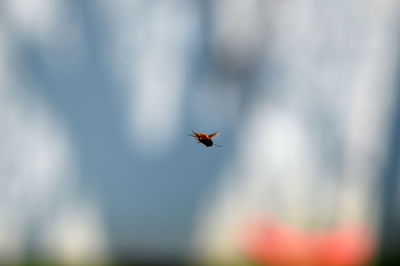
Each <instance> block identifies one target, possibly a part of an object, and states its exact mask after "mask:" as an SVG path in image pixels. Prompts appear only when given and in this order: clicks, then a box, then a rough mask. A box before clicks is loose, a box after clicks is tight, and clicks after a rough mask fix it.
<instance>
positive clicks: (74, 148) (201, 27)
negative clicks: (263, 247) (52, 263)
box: [0, 0, 400, 261]
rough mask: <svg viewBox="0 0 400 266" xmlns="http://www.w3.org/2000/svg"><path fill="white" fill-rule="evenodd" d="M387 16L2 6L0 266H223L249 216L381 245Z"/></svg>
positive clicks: (352, 10) (271, 6)
mask: <svg viewBox="0 0 400 266" xmlns="http://www.w3.org/2000/svg"><path fill="white" fill-rule="evenodd" d="M399 11H400V9H399V7H398V4H397V3H396V1H391V0H387V1H378V0H375V1H368V2H365V1H350V2H349V1H345V0H343V1H327V2H324V3H321V2H319V1H316V0H308V1H302V2H296V1H255V0H252V1H239V0H237V1H226V0H219V1H195V0H193V1H182V0H177V1H144V0H142V1H106V0H101V1H96V2H94V1H78V0H75V1H52V0H35V1H33V0H29V1H26V0H5V1H2V2H1V3H0V143H1V147H2V148H1V149H0V182H1V184H0V217H1V218H0V255H1V256H4V257H7V258H8V257H9V258H10V259H15V258H17V259H18V258H21V257H22V258H23V257H26V256H55V257H56V258H61V259H63V260H66V261H68V260H71V261H73V260H74V258H78V259H80V258H84V259H85V258H86V257H89V259H90V258H100V259H106V258H108V257H113V256H117V257H118V256H133V257H134V258H135V257H138V258H139V257H140V258H142V257H145V258H146V257H152V256H155V257H159V258H166V257H174V258H185V259H186V258H187V257H191V256H192V255H193V254H194V255H199V254H200V256H204V257H213V256H215V257H218V258H219V257H221V258H223V257H224V256H228V257H229V256H233V255H232V254H235V252H237V250H238V249H239V247H240V241H241V240H240V239H239V237H238V236H236V234H239V233H238V232H239V231H240V230H241V228H242V225H243V224H246V221H247V220H252V219H253V217H258V216H259V215H260V214H261V216H263V215H265V216H273V217H275V218H279V219H281V220H283V221H285V222H286V223H288V224H290V225H296V226H298V227H301V228H313V227H318V228H320V227H322V228H330V227H332V225H337V226H339V227H340V226H341V225H347V224H361V225H362V226H366V227H368V228H372V231H373V232H374V234H376V235H379V233H380V229H379V228H380V224H381V217H382V213H384V210H381V208H380V207H379V206H380V204H381V198H380V197H381V194H380V193H379V192H377V191H376V189H377V188H378V189H377V190H379V187H380V184H382V182H383V181H382V178H385V177H382V172H383V171H384V169H385V167H386V166H387V161H390V158H388V156H389V157H390V156H392V155H393V154H394V153H391V151H390V149H391V148H390V147H391V146H390V141H391V138H390V134H391V133H392V127H391V125H392V123H393V121H394V120H395V117H396V116H398V115H399V114H397V111H396V106H397V104H398V103H397V102H396V100H395V99H396V97H397V93H398V92H397V87H398V84H397V82H398V81H397V80H396V76H397V73H398V64H399V63H398V62H399V60H398V32H399V27H398V18H397V17H398V14H399ZM192 130H195V131H196V132H205V133H212V132H214V131H217V130H220V131H221V132H222V134H221V136H220V137H219V138H217V139H216V140H215V142H216V143H217V144H220V145H222V148H218V147H212V148H206V147H204V146H201V145H198V144H196V143H195V141H194V139H192V138H190V137H189V136H188V134H190V133H191V131H192ZM395 130H397V129H396V128H394V129H393V132H395ZM389 172H390V171H389ZM393 174H395V173H391V174H390V173H389V174H388V177H387V178H389V179H390V176H391V175H393ZM392 179H393V178H392ZM393 180H394V179H393ZM393 182H394V183H396V182H395V181H393ZM396 193H397V192H396ZM376 239H378V238H376ZM376 241H377V240H376ZM239 253H240V252H239ZM49 254H50V255H49Z"/></svg>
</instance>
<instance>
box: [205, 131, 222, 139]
mask: <svg viewBox="0 0 400 266" xmlns="http://www.w3.org/2000/svg"><path fill="white" fill-rule="evenodd" d="M219 135H221V132H219V131H217V132H214V133H212V134H210V135H208V136H209V137H210V138H211V139H215V138H217V137H218V136H219Z"/></svg>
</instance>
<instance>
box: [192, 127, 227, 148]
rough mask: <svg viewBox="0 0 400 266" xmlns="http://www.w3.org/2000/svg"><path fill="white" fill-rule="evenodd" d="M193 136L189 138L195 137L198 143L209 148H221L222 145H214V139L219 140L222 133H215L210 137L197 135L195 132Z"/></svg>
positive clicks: (203, 134)
mask: <svg viewBox="0 0 400 266" xmlns="http://www.w3.org/2000/svg"><path fill="white" fill-rule="evenodd" d="M192 133H193V135H192V134H190V135H189V136H192V137H194V138H195V139H196V140H197V143H203V144H204V145H206V146H207V147H211V146H213V145H214V146H217V147H221V146H220V145H217V144H214V143H213V141H212V140H213V139H215V138H217V137H218V136H219V135H221V132H219V131H217V132H214V133H212V134H210V135H207V134H205V133H196V132H194V131H192Z"/></svg>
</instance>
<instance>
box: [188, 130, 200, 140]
mask: <svg viewBox="0 0 400 266" xmlns="http://www.w3.org/2000/svg"><path fill="white" fill-rule="evenodd" d="M192 133H193V135H192V134H189V136H192V137H194V138H195V139H197V140H199V135H198V134H197V133H196V132H194V131H192Z"/></svg>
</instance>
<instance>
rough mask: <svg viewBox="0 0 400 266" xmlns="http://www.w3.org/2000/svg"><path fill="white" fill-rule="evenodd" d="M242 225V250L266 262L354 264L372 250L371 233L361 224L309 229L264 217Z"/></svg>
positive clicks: (362, 261)
mask: <svg viewBox="0 0 400 266" xmlns="http://www.w3.org/2000/svg"><path fill="white" fill-rule="evenodd" d="M245 228H246V229H245V231H244V238H243V241H242V244H243V245H242V250H243V252H244V253H245V254H246V255H247V256H249V257H250V258H251V259H253V260H254V261H256V262H258V263H262V264H267V265H279V266H283V265H287V266H289V265H295V266H299V265H307V266H313V265H315V266H320V265H324V266H357V265H366V264H367V263H368V262H370V261H371V259H372V258H373V256H374V253H375V239H374V237H373V233H372V231H371V230H368V229H367V228H366V227H363V226H359V227H355V226H351V227H350V226H349V227H342V228H338V229H331V230H325V231H311V230H301V229H296V228H293V227H290V226H288V225H286V224H283V223H279V222H276V221H271V220H269V221H265V220H264V221H257V222H253V223H251V224H250V225H248V226H246V227H245Z"/></svg>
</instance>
